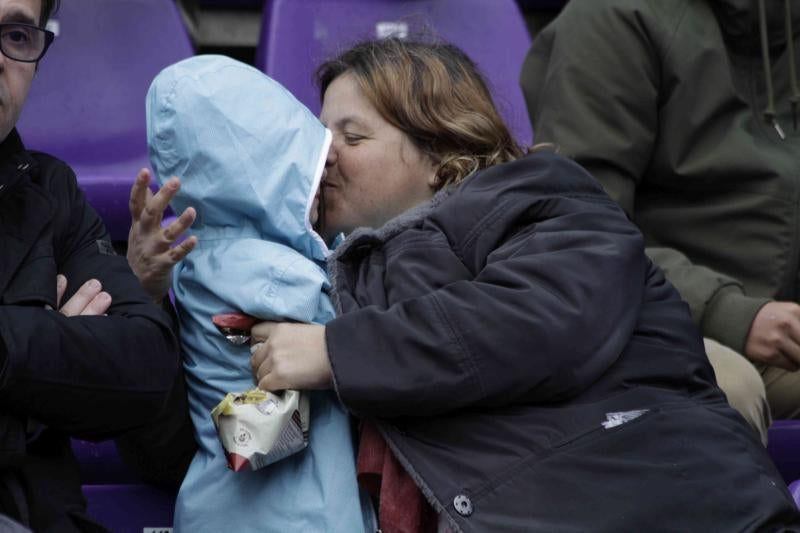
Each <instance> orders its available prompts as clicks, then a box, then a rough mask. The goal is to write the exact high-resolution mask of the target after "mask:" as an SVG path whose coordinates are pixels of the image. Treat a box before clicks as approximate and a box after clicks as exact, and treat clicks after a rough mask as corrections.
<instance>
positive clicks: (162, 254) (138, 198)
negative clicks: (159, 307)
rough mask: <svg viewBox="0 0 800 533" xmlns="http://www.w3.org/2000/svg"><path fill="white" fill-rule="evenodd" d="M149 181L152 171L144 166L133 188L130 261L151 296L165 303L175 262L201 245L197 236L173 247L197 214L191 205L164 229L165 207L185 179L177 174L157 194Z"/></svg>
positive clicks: (129, 240)
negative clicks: (176, 176) (180, 178)
mask: <svg viewBox="0 0 800 533" xmlns="http://www.w3.org/2000/svg"><path fill="white" fill-rule="evenodd" d="M149 183H150V171H149V170H147V169H142V170H140V171H139V174H138V175H137V176H136V180H135V181H134V183H133V187H132V188H131V199H130V204H129V208H130V211H131V219H132V220H131V230H130V233H128V264H130V266H131V269H132V270H133V273H134V274H136V277H137V278H139V281H140V282H141V284H142V286H143V287H144V289H145V290H146V291H147V293H148V294H149V295H150V297H151V298H153V300H155V301H156V302H161V300H163V299H164V296H166V295H167V291H169V287H170V283H171V282H172V267H173V265H174V264H175V263H177V262H178V261H180V260H181V259H183V258H184V257H186V254H188V253H189V252H191V251H192V249H193V248H194V247H195V245H196V244H197V238H196V237H189V238H188V239H186V240H185V241H183V242H182V243H180V244H178V245H177V246H174V247H172V243H174V242H175V241H176V240H177V239H178V238H179V237H180V236H181V234H182V233H183V232H184V231H186V229H187V228H189V226H191V225H192V223H193V222H194V219H195V216H196V213H195V210H194V209H193V208H191V207H189V208H187V209H186V210H185V211H184V212H183V213H181V216H179V217H178V219H177V220H176V221H175V222H173V223H172V224H170V225H169V226H168V227H166V228H162V227H161V220H162V218H163V216H164V210H165V209H166V208H167V205H169V202H170V200H172V197H173V196H175V193H176V192H178V189H180V188H181V182H180V180H179V179H178V178H174V177H173V178H171V179H170V180H169V181H167V182H166V183H165V184H164V186H163V187H161V189H160V190H159V191H158V192H157V193H156V194H153V193H152V192H151V191H150V189H149V188H148V185H149Z"/></svg>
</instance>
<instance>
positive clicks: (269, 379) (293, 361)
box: [250, 322, 333, 391]
mask: <svg viewBox="0 0 800 533" xmlns="http://www.w3.org/2000/svg"><path fill="white" fill-rule="evenodd" d="M251 335H252V341H251V342H252V346H251V347H250V351H251V352H252V353H253V357H252V358H251V360H250V364H251V366H252V369H253V376H254V378H255V381H256V383H257V384H258V388H260V389H263V390H269V391H275V390H286V389H297V390H311V389H330V388H331V387H332V386H333V374H332V371H331V364H330V361H329V360H328V347H327V345H326V344H325V326H319V325H316V324H296V323H291V322H261V323H260V324H256V325H255V326H253V329H252V330H251Z"/></svg>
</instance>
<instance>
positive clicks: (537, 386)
mask: <svg viewBox="0 0 800 533" xmlns="http://www.w3.org/2000/svg"><path fill="white" fill-rule="evenodd" d="M547 159H548V158H545V164H542V163H541V160H539V162H538V163H536V162H534V163H524V162H523V163H520V165H522V167H523V170H524V171H526V172H527V171H528V170H530V171H531V172H533V173H534V174H536V173H538V174H539V176H538V177H537V176H533V177H530V176H512V177H506V176H496V175H495V176H492V175H487V176H486V177H483V178H479V179H473V180H472V181H471V182H470V183H468V184H467V185H465V186H463V187H462V193H459V194H461V198H458V199H457V200H456V203H455V204H454V205H452V208H450V209H448V210H447V215H446V216H442V217H440V218H439V219H438V220H436V221H434V224H437V225H440V226H442V227H445V228H447V227H450V226H452V225H459V223H458V222H454V220H457V219H459V218H461V219H463V217H469V216H471V215H472V213H474V212H476V210H477V209H475V208H469V207H470V206H472V207H477V206H492V207H491V208H490V209H487V210H486V212H485V214H484V215H482V216H481V217H480V220H477V221H476V223H475V224H473V223H472V222H470V223H469V224H466V225H463V227H464V231H463V234H457V232H453V233H450V234H448V236H447V237H448V240H449V242H451V243H453V244H452V246H453V249H454V250H457V251H458V258H459V259H458V260H460V261H462V262H463V263H464V265H467V266H468V268H469V269H470V270H472V271H473V272H476V274H475V275H474V278H473V279H462V280H458V281H454V282H452V283H449V284H447V285H445V286H443V287H440V288H438V289H435V290H432V291H431V292H430V293H428V294H426V295H424V296H421V297H418V298H410V299H406V300H403V301H399V302H394V303H393V305H389V307H388V308H381V307H378V306H366V307H363V308H361V309H358V310H355V311H352V312H349V313H346V314H345V315H343V316H340V317H338V318H336V319H334V320H333V321H331V322H329V323H328V324H327V326H326V329H325V340H326V342H325V349H326V350H327V354H328V357H329V361H330V364H331V366H332V379H333V380H334V382H335V386H336V389H337V392H338V393H339V396H340V398H341V399H342V401H343V403H344V404H345V405H346V406H347V407H348V408H350V409H351V410H352V411H354V412H356V413H357V414H360V415H364V416H376V417H391V416H425V415H433V414H438V413H442V412H448V411H453V410H456V409H460V408H464V407H468V406H471V405H477V404H480V405H484V406H491V405H505V404H512V403H524V402H537V403H549V402H557V401H561V400H564V399H566V398H569V397H571V396H574V395H575V394H577V393H579V392H580V391H581V390H583V389H585V388H586V387H588V386H589V385H591V384H592V383H593V382H594V381H595V380H596V379H598V378H599V377H600V376H601V375H602V374H603V373H604V372H605V371H606V370H607V369H608V368H609V367H610V366H611V365H612V364H613V363H614V362H615V361H616V359H617V357H618V356H619V355H620V353H621V352H622V350H623V349H624V348H625V346H626V345H627V344H628V342H629V339H630V337H631V334H632V332H633V330H634V327H635V324H636V322H637V320H638V315H639V309H640V306H641V302H642V297H643V291H644V289H643V287H644V278H645V273H646V263H647V261H646V259H645V256H644V253H643V242H642V238H641V235H640V234H639V232H638V230H637V229H636V228H635V227H634V226H633V225H632V224H631V223H630V222H629V221H628V220H627V218H626V217H625V215H624V213H623V211H622V210H621V209H619V207H618V206H616V204H614V203H613V202H611V201H610V200H609V199H608V198H607V197H605V195H603V193H602V192H601V191H600V190H599V188H598V187H597V186H596V185H595V184H594V183H593V182H592V181H591V178H590V177H589V176H588V175H587V174H586V173H585V172H584V171H583V170H582V169H580V168H579V167H577V165H574V164H572V163H568V162H564V160H561V159H559V158H550V160H551V161H550V163H548V162H547ZM553 161H555V163H553ZM551 163H553V164H551ZM530 167H532V168H530ZM476 178H477V177H476ZM491 180H496V181H495V183H491V184H490V183H489V181H491ZM498 184H499V185H498ZM560 191H561V192H560ZM564 191H566V192H564ZM447 217H452V220H447ZM467 226H468V227H467ZM474 227H482V228H483V229H482V231H479V232H475V231H473V230H472V228H474ZM419 257H420V259H419V260H420V261H425V260H426V259H425V258H426V254H420V255H419ZM454 257H456V256H454ZM395 260H396V261H400V262H402V261H404V260H406V258H405V256H403V255H401V256H398V257H396V258H395ZM454 260H455V259H454ZM417 267H418V268H416V270H417V271H419V272H424V269H425V268H429V269H438V268H442V265H438V264H427V265H421V266H420V265H418V266H417ZM423 267H424V268H423ZM388 282H391V280H388ZM390 304H392V302H390ZM282 329H283V331H282V332H278V333H279V334H278V335H277V336H274V337H273V339H272V340H273V342H274V343H275V344H276V345H280V346H282V348H281V352H280V353H281V354H282V356H283V357H285V358H287V359H288V358H290V357H293V356H294V357H295V358H305V357H309V358H311V359H313V360H318V357H317V355H319V353H320V352H321V349H319V348H317V349H305V350H293V349H292V347H291V342H290V337H291V336H292V335H295V336H296V337H300V336H301V335H302V334H303V333H302V332H301V331H300V330H299V329H296V328H295V327H293V325H289V324H287V325H283V328H282ZM297 342H298V343H299V342H300V340H299V338H298V339H297ZM315 350H316V351H315ZM292 354H294V355H292ZM306 354H307V355H306ZM314 354H316V355H314ZM299 366H302V365H300V364H298V363H297V362H295V368H297V367H299ZM298 378H302V376H295V379H298ZM286 385H294V383H290V382H289V383H286Z"/></svg>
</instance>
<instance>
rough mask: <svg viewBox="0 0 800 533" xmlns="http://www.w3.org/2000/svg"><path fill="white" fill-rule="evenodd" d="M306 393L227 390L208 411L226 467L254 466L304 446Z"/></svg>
mask: <svg viewBox="0 0 800 533" xmlns="http://www.w3.org/2000/svg"><path fill="white" fill-rule="evenodd" d="M308 409H309V406H308V397H307V396H306V395H305V394H301V393H300V391H296V390H287V391H283V392H281V393H273V392H266V391H262V390H260V389H252V390H249V391H247V392H241V393H230V394H228V395H227V396H225V399H224V400H222V401H221V402H220V403H219V405H217V406H216V407H215V408H214V410H213V411H211V418H212V419H213V420H214V426H215V427H216V428H217V434H218V435H219V440H220V442H221V443H222V447H223V448H224V449H225V456H226V457H227V459H228V468H230V469H231V470H233V471H234V472H240V471H242V470H258V469H259V468H263V467H265V466H267V465H269V464H272V463H274V462H277V461H280V460H281V459H283V458H284V457H288V456H290V455H292V454H294V453H297V452H299V451H300V450H302V449H304V448H305V447H306V446H308V420H309V410H308Z"/></svg>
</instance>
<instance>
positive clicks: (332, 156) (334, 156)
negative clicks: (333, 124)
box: [325, 137, 339, 168]
mask: <svg viewBox="0 0 800 533" xmlns="http://www.w3.org/2000/svg"><path fill="white" fill-rule="evenodd" d="M338 159H339V155H338V149H337V142H336V138H335V137H334V139H333V140H332V141H331V147H330V149H328V155H327V156H326V157H325V168H328V167H332V166H333V165H335V164H336V161H337V160H338Z"/></svg>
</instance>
